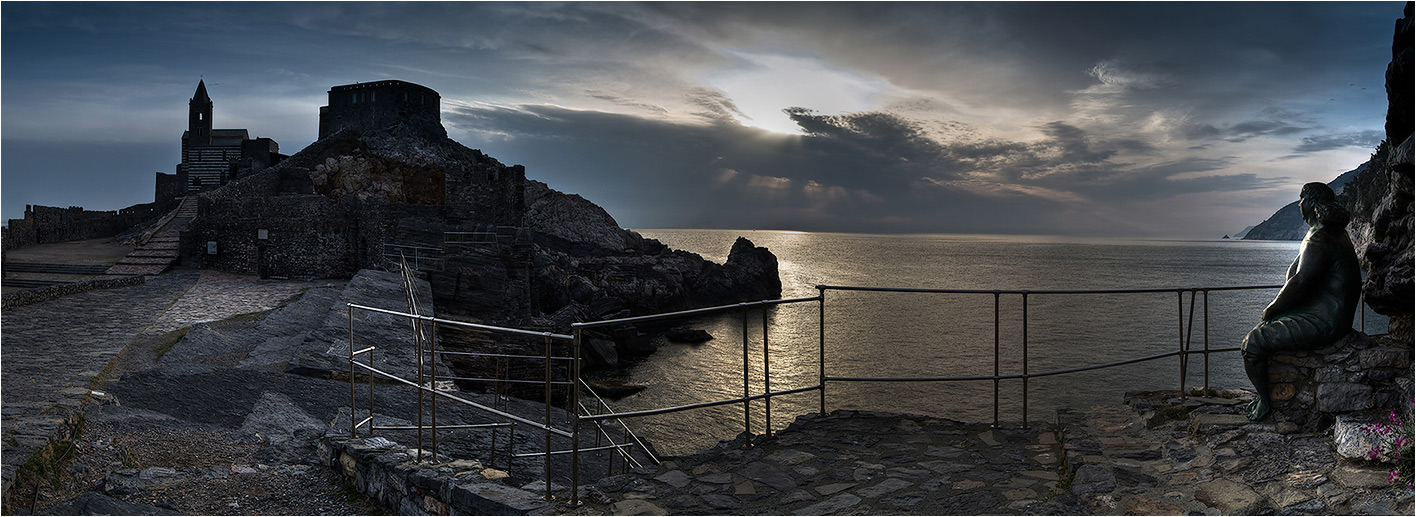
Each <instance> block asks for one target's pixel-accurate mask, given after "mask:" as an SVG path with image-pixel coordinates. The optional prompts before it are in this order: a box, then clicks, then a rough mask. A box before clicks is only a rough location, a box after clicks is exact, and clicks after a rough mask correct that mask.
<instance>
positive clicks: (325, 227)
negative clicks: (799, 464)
mask: <svg viewBox="0 0 1416 517" xmlns="http://www.w3.org/2000/svg"><path fill="white" fill-rule="evenodd" d="M414 122H416V121H414ZM435 129H441V128H440V127H439V128H435ZM444 134H445V133H441V132H439V131H434V130H430V129H429V128H416V127H414V128H409V127H398V126H395V127H390V128H386V129H383V130H378V131H370V132H365V133H360V132H358V131H355V130H350V129H346V130H343V131H340V132H338V133H335V134H333V135H330V136H328V137H326V138H324V139H322V140H320V141H318V142H315V143H314V144H311V145H310V146H308V147H306V148H305V149H304V150H301V151H300V152H299V153H296V154H295V155H293V156H291V157H290V158H288V159H286V160H284V161H282V162H281V163H280V164H279V165H277V166H275V167H272V168H269V169H266V170H263V171H260V172H257V173H254V174H249V175H245V176H243V177H241V178H240V179H238V180H236V181H233V182H232V183H230V184H228V185H225V186H223V187H222V188H219V189H216V190H213V191H210V192H207V193H203V194H201V202H200V210H199V212H200V215H199V216H198V218H197V219H196V220H195V221H194V222H193V224H192V225H191V228H190V230H189V231H188V232H186V233H185V234H184V235H183V239H182V241H183V243H184V244H183V246H184V250H183V257H184V260H185V261H187V262H188V263H190V264H194V265H201V266H204V267H213V268H217V269H224V270H230V271H237V272H246V273H259V274H262V275H269V276H286V277H305V278H317V277H349V276H353V275H354V274H355V273H356V272H358V271H359V270H361V269H388V268H392V267H394V266H395V265H396V263H397V262H398V261H399V260H402V259H406V260H408V262H409V263H410V264H414V265H415V266H416V267H417V268H418V269H419V271H420V273H419V274H420V275H421V276H422V277H423V278H424V279H426V280H427V281H429V283H430V284H431V286H432V299H433V302H434V305H435V307H436V310H437V313H438V314H439V315H444V316H453V317H456V318H458V319H463V320H471V321H477V322H482V323H490V324H496V325H505V326H513V327H518V328H535V329H539V330H547V331H554V332H568V331H569V330H570V324H571V323H574V322H577V321H591V320H601V319H607V318H615V317H622V316H629V315H636V314H645V313H652V312H662V311H670V310H679V309H685V308H691V307H700V306H707V305H720V304H728V303H735V302H740V301H749V300H759V299H766V298H776V297H779V296H780V295H781V281H780V280H779V278H778V275H777V260H776V257H775V256H773V255H772V253H771V252H770V251H768V250H767V249H765V248H760V247H757V246H755V245H753V244H752V243H751V242H749V241H748V240H746V239H739V240H738V241H737V242H736V243H735V244H734V245H733V248H732V250H731V254H730V255H729V258H728V260H727V262H726V263H724V264H716V263H713V262H709V261H707V260H704V259H703V258H702V257H700V256H699V255H696V254H693V253H688V252H684V251H679V250H673V249H670V248H669V247H667V246H665V245H664V244H662V243H660V242H658V241H655V240H652V239H646V238H644V237H642V236H640V235H639V234H637V233H635V232H632V231H629V230H625V229H623V228H620V227H619V225H618V223H616V221H615V220H614V218H613V217H611V216H610V214H609V213H607V212H606V211H605V210H604V209H602V208H600V207H599V206H597V205H595V204H594V203H592V202H590V201H588V200H586V199H584V198H582V197H580V196H578V195H573V194H565V193H561V192H558V191H556V190H554V189H552V188H550V187H549V186H547V185H546V184H544V183H541V182H539V181H534V180H530V179H527V178H526V172H525V169H524V168H523V167H521V166H510V167H509V166H506V165H503V164H502V163H500V162H499V161H497V160H496V159H495V158H492V157H490V156H487V155H485V154H483V153H481V152H480V151H477V150H473V149H468V148H467V147H465V146H462V145H461V144H459V143H457V142H455V141H453V140H451V139H448V138H446V137H445V136H442V135H444ZM620 330H621V331H622V332H620V333H619V334H617V335H613V336H610V335H607V336H602V337H603V338H605V339H606V343H608V344H606V345H605V346H602V347H601V348H603V349H605V350H606V352H607V353H606V354H604V355H605V356H606V357H601V358H600V359H606V358H609V359H611V360H609V361H606V362H610V363H613V362H614V361H613V359H615V358H616V357H617V356H618V355H619V354H618V353H617V352H615V350H614V348H615V347H616V345H619V346H618V348H619V350H620V351H622V352H623V351H629V350H630V349H631V348H633V347H631V346H629V343H628V341H632V340H638V341H643V339H642V337H643V336H642V334H640V333H639V331H638V329H620ZM443 340H444V341H448V342H449V344H452V345H457V346H462V347H465V348H477V349H479V350H480V351H506V352H512V353H519V354H525V353H527V352H528V351H529V350H528V349H527V348H528V347H534V346H535V345H534V344H530V343H517V342H514V341H508V340H504V339H498V338H494V337H490V336H487V335H484V334H475V333H464V334H458V333H456V332H451V331H450V332H448V333H447V334H446V335H445V336H444V339H443ZM639 351H640V352H647V350H639ZM538 353H539V352H538ZM462 366H464V367H469V368H471V367H477V366H478V365H476V364H470V363H469V364H464V365H462ZM514 369H515V368H513V370H514ZM513 375H515V372H513ZM537 375H540V374H537Z"/></svg>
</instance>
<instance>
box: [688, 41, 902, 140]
mask: <svg viewBox="0 0 1416 517" xmlns="http://www.w3.org/2000/svg"><path fill="white" fill-rule="evenodd" d="M727 54H728V55H731V56H733V57H735V58H737V61H736V63H735V64H734V65H733V66H730V67H727V68H720V69H716V70H712V71H709V72H707V73H705V76H704V77H703V82H704V83H705V84H707V85H708V86H711V87H713V88H716V89H718V90H720V91H722V92H723V93H724V94H726V95H727V97H728V98H730V99H732V101H733V104H734V105H736V106H737V108H738V111H736V112H734V113H733V118H734V119H736V120H737V121H738V122H740V123H742V124H743V125H747V126H752V127H757V128H762V129H766V130H769V131H775V132H778V133H788V134H802V130H801V128H800V127H799V126H797V124H796V122H794V121H792V119H791V118H790V117H788V116H787V115H786V114H785V113H783V112H782V110H783V109H785V108H788V107H793V106H809V107H811V109H813V110H815V111H819V112H822V113H826V114H840V113H851V112H862V111H872V110H875V109H878V108H880V106H881V105H882V103H883V102H884V98H885V97H886V96H887V95H889V94H891V93H893V92H895V91H896V89H895V88H894V87H893V86H892V85H891V84H890V82H889V81H886V80H884V79H882V78H879V77H872V76H869V75H866V74H863V73H859V72H854V71H850V70H845V69H842V68H837V67H834V66H831V65H829V64H827V63H825V62H823V61H821V60H819V59H814V58H809V57H802V56H789V55H782V54H764V53H748V52H739V51H727Z"/></svg>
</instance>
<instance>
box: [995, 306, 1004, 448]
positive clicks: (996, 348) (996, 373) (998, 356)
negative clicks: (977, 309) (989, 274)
mask: <svg viewBox="0 0 1416 517" xmlns="http://www.w3.org/2000/svg"><path fill="white" fill-rule="evenodd" d="M1000 296H1002V293H1001V292H1000V291H993V427H995V428H996V427H998V388H999V385H1000V381H999V379H998V376H999V375H1000V374H1001V371H1000V370H999V362H1000V360H1001V359H1000V357H1001V356H1000V354H999V345H998V334H999V333H998V329H999V310H998V307H999V306H998V301H999V297H1000Z"/></svg>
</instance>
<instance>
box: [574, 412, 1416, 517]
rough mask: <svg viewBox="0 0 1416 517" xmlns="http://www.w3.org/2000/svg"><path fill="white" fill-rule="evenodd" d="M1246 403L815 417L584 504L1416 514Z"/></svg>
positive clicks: (659, 508)
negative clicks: (1013, 414)
mask: <svg viewBox="0 0 1416 517" xmlns="http://www.w3.org/2000/svg"><path fill="white" fill-rule="evenodd" d="M1239 402H1242V401H1241V400H1238V399H1224V398H1218V397H1215V398H1201V397H1190V398H1188V399H1186V398H1182V397H1180V396H1179V395H1178V393H1169V394H1164V393H1162V394H1145V395H1144V396H1138V397H1133V398H1129V399H1128V403H1130V404H1131V406H1130V407H1128V406H1126V405H1119V404H1118V405H1109V406H1096V407H1092V408H1087V409H1085V410H1077V411H1074V410H1061V411H1059V412H1058V422H1057V423H1056V424H1034V425H1033V426H1032V427H1033V428H1032V429H1031V430H1025V429H1019V428H1017V426H1016V424H1015V425H1014V426H1013V427H1012V428H1002V429H989V427H988V426H987V425H985V424H964V423H960V422H954V421H950V420H945V419H939V418H931V417H924V416H915V415H895V414H878V413H863V412H851V411H836V412H833V413H831V414H829V415H827V416H814V415H807V416H803V417H800V418H798V419H797V421H796V422H794V423H793V424H792V425H791V426H790V427H789V428H788V429H787V430H785V431H783V432H781V433H779V434H778V435H777V436H776V437H771V438H758V439H755V440H752V441H751V442H749V441H748V440H746V439H744V438H742V437H739V438H738V439H737V440H734V441H729V442H723V443H721V444H719V446H718V447H716V448H714V449H711V450H708V451H703V452H699V453H696V454H693V455H689V456H685V457H680V458H675V459H674V460H672V461H666V462H664V463H663V464H661V465H659V466H657V467H647V468H642V469H638V470H636V471H633V472H631V473H630V474H625V475H620V476H614V477H610V478H606V479H604V480H601V481H600V482H599V483H598V484H596V485H594V488H593V489H592V490H589V491H588V494H589V495H588V496H587V498H586V499H587V501H588V504H587V505H586V506H585V507H584V508H583V509H582V512H581V513H587V514H594V513H605V514H627V515H662V514H674V515H680V514H682V515H709V514H765V515H898V514H912V515H941V514H947V515H979V514H988V515H998V514H1014V515H1016V514H1030V515H1058V514H1062V515H1075V514H1102V515H1108V514H1111V515H1114V514H1127V515H1181V514H1186V515H1196V514H1199V515H1221V514H1223V515H1243V514H1273V513H1278V514H1284V515H1326V514H1359V515H1411V512H1412V492H1411V490H1410V489H1406V488H1400V487H1398V488H1392V487H1389V486H1388V485H1387V483H1386V471H1385V470H1384V469H1383V468H1381V467H1379V466H1375V465H1364V464H1349V463H1345V462H1340V461H1338V459H1337V454H1336V453H1335V451H1334V450H1333V446H1332V441H1331V439H1330V438H1328V437H1326V436H1323V435H1320V434H1318V435H1315V434H1304V433H1300V432H1297V431H1298V430H1297V429H1296V428H1282V429H1281V428H1279V426H1273V425H1269V424H1250V423H1248V422H1247V421H1245V420H1244V419H1243V417H1241V416H1239V415H1237V414H1234V413H1233V412H1234V411H1237V408H1239V407H1241V406H1240V405H1239ZM1167 407H1178V408H1183V409H1172V410H1164V408H1167ZM1158 410H1159V411H1158ZM1167 415H1175V416H1180V417H1181V418H1179V419H1173V418H1170V417H1169V416H1167ZM1148 423H1149V425H1147V424H1148ZM1281 431H1282V432H1281ZM1285 433H1287V434H1285Z"/></svg>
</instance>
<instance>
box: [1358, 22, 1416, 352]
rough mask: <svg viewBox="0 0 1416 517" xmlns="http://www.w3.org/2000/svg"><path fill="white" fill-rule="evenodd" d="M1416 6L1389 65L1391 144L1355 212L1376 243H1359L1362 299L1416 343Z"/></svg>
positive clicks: (1399, 28) (1400, 29)
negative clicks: (1415, 330)
mask: <svg viewBox="0 0 1416 517" xmlns="http://www.w3.org/2000/svg"><path fill="white" fill-rule="evenodd" d="M1412 5H1413V3H1412V2H1407V4H1406V8H1405V10H1404V12H1403V16H1402V18H1401V19H1400V20H1397V22H1396V34H1395V36H1394V37H1393V40H1392V60H1391V64H1390V65H1388V66H1387V84H1386V86H1387V98H1388V102H1389V108H1388V111H1387V124H1386V132H1387V139H1386V141H1384V142H1383V143H1382V147H1381V148H1378V150H1377V154H1376V155H1373V158H1372V165H1373V166H1372V167H1370V169H1371V173H1372V174H1374V175H1375V177H1373V178H1371V179H1370V180H1369V184H1368V185H1363V186H1362V187H1361V188H1360V190H1361V194H1360V196H1359V197H1361V198H1362V199H1363V200H1364V202H1365V203H1366V206H1370V207H1371V209H1370V210H1364V211H1360V212H1358V211H1354V212H1353V215H1354V217H1353V227H1359V228H1370V235H1371V239H1370V240H1368V241H1365V242H1358V243H1356V244H1357V245H1358V246H1363V244H1365V246H1363V247H1361V248H1359V249H1360V250H1361V254H1360V256H1361V258H1362V262H1363V270H1364V271H1366V273H1367V280H1366V282H1365V283H1364V284H1363V286H1362V294H1363V296H1364V297H1365V299H1366V302H1367V304H1368V305H1370V306H1371V307H1372V310H1374V311H1376V312H1378V313H1380V314H1384V315H1387V316H1388V317H1390V318H1391V323H1390V332H1391V334H1392V337H1394V338H1397V339H1400V340H1404V341H1406V342H1407V343H1410V342H1411V341H1412V327H1413V323H1416V322H1413V316H1412V313H1413V305H1416V299H1414V298H1416V291H1413V286H1412V261H1413V252H1412V248H1413V243H1412V239H1413V228H1416V227H1413V215H1412V174H1413V168H1412V141H1411V138H1412V129H1413V128H1412V95H1413V91H1412V75H1413V73H1416V70H1413V68H1412V67H1413V65H1412V54H1413V50H1412V39H1413V38H1412Z"/></svg>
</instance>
